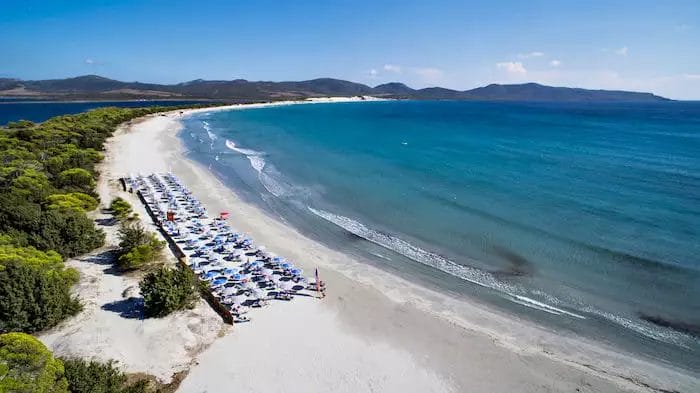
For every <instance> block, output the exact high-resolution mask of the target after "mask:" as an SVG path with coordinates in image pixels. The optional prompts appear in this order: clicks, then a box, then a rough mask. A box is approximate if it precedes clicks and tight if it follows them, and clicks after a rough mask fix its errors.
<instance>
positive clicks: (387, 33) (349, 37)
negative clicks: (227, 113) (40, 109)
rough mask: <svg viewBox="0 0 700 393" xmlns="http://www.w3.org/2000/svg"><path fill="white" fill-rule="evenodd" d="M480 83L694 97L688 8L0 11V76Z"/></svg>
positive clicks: (160, 6)
mask: <svg viewBox="0 0 700 393" xmlns="http://www.w3.org/2000/svg"><path fill="white" fill-rule="evenodd" d="M85 74H98V75H102V76H105V77H109V78H114V79H118V80H124V81H140V82H154V83H178V82H183V81H188V80H193V79H200V78H201V79H224V80H230V79H239V78H242V79H248V80H272V81H283V80H306V79H313V78H319V77H333V78H340V79H347V80H351V81H355V82H360V83H366V84H369V85H372V86H374V85H378V84H381V83H385V82H390V81H398V82H404V83H406V84H407V85H409V86H411V87H414V88H422V87H429V86H443V87H448V88H453V89H459V90H465V89H470V88H474V87H478V86H483V85H487V84H489V83H522V82H538V83H543V84H547V85H554V86H569V87H584V88H594V89H620V90H634V91H651V92H653V93H655V94H659V95H663V96H666V97H670V98H676V99H696V100H697V99H700V0H691V1H684V0H668V1H666V0H656V1H645V0H636V1H615V0H605V1H596V0H589V1H575V0H568V1H537V0H530V1H520V0H518V1H456V0H429V1H414V0H403V1H381V0H373V1H367V0H355V1H337V0H320V1H305V0H294V1H284V0H278V1H268V0H251V1H237V0H199V1H178V0H169V1H149V0H121V1H98V0H82V1H80V0H73V1H56V0H43V1H36V0H0V77H12V78H20V79H51V78H64V77H71V76H78V75H85Z"/></svg>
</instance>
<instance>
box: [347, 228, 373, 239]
mask: <svg viewBox="0 0 700 393" xmlns="http://www.w3.org/2000/svg"><path fill="white" fill-rule="evenodd" d="M341 229H342V230H343V232H345V235H346V236H347V237H348V238H349V239H350V240H352V241H354V242H356V241H360V240H364V241H368V240H367V239H365V238H364V237H362V236H360V235H356V234H354V233H352V232H350V231H348V230H346V229H345V228H341Z"/></svg>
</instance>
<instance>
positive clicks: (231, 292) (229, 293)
mask: <svg viewBox="0 0 700 393" xmlns="http://www.w3.org/2000/svg"><path fill="white" fill-rule="evenodd" d="M222 293H223V294H224V296H232V295H235V294H237V293H238V288H236V287H226V288H224V290H223V292H222Z"/></svg>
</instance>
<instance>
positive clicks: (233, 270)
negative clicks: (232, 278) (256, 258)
mask: <svg viewBox="0 0 700 393" xmlns="http://www.w3.org/2000/svg"><path fill="white" fill-rule="evenodd" d="M240 271H241V269H239V268H237V267H230V268H226V269H224V273H226V274H229V275H234V274H238V273H239V272H240Z"/></svg>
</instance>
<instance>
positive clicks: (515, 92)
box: [464, 83, 668, 102]
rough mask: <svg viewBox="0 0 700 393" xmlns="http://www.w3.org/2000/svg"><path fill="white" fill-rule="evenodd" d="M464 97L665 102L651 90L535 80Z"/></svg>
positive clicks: (483, 89)
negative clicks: (556, 84)
mask: <svg viewBox="0 0 700 393" xmlns="http://www.w3.org/2000/svg"><path fill="white" fill-rule="evenodd" d="M464 94H465V98H467V99H469V98H471V99H477V100H487V101H506V100H507V101H589V102H615V101H617V102H624V101H636V102H639V101H668V99H667V98H664V97H659V96H656V95H654V94H651V93H637V92H631V91H617V90H587V89H579V88H570V87H551V86H543V85H540V84H537V83H524V84H521V85H497V84H491V85H488V86H485V87H477V88H476V89H472V90H468V91H465V92H464Z"/></svg>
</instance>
